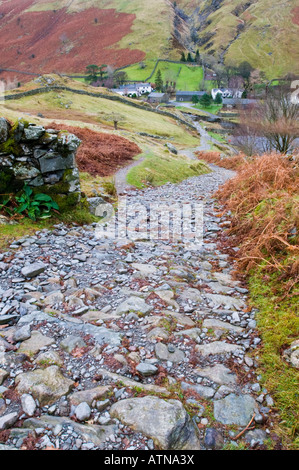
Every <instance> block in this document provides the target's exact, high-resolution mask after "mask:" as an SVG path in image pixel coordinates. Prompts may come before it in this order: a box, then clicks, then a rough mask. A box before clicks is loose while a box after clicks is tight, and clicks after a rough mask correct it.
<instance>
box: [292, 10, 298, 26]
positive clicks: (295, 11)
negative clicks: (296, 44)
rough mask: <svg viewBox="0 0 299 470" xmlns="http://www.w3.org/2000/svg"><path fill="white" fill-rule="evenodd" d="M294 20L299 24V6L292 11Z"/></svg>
mask: <svg viewBox="0 0 299 470" xmlns="http://www.w3.org/2000/svg"><path fill="white" fill-rule="evenodd" d="M291 13H292V15H293V16H292V22H293V23H294V24H298V25H299V7H295V8H294V9H293V10H292V11H291Z"/></svg>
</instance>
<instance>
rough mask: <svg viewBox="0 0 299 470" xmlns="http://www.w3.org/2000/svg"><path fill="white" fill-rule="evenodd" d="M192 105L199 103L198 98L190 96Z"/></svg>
mask: <svg viewBox="0 0 299 470" xmlns="http://www.w3.org/2000/svg"><path fill="white" fill-rule="evenodd" d="M192 103H194V104H197V103H199V98H198V96H197V95H193V96H192Z"/></svg>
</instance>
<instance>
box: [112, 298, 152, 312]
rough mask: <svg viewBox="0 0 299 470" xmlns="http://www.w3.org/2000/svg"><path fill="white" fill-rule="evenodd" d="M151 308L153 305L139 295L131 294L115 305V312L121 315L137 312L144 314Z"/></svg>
mask: <svg viewBox="0 0 299 470" xmlns="http://www.w3.org/2000/svg"><path fill="white" fill-rule="evenodd" d="M152 309H153V307H152V306H151V305H148V304H147V303H146V302H145V301H144V300H143V299H141V298H140V297H135V296H131V297H129V298H128V299H127V300H125V301H124V302H122V303H121V304H120V305H119V306H118V307H117V309H116V314H117V315H122V314H123V313H129V312H139V313H141V314H142V315H146V314H147V313H149V312H151V310H152Z"/></svg>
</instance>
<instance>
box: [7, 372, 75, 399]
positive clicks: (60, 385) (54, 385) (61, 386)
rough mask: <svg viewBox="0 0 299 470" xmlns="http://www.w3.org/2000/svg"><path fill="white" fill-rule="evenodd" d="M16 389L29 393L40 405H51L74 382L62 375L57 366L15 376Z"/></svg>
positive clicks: (69, 388) (69, 389)
mask: <svg viewBox="0 0 299 470" xmlns="http://www.w3.org/2000/svg"><path fill="white" fill-rule="evenodd" d="M15 381H16V384H17V391H18V392H19V393H20V394H24V393H30V394H31V395H32V396H33V398H35V399H37V400H38V401H39V404H40V406H45V405H52V404H53V403H55V402H56V401H57V400H58V399H59V398H60V397H62V396H64V395H67V394H68V393H69V392H70V391H71V389H72V387H73V385H74V382H73V381H72V380H70V379H68V378H66V377H64V376H63V375H62V373H61V371H60V369H59V367H58V366H50V367H47V368H46V369H36V370H34V371H31V372H25V373H23V374H19V375H18V376H17V377H16V380H15Z"/></svg>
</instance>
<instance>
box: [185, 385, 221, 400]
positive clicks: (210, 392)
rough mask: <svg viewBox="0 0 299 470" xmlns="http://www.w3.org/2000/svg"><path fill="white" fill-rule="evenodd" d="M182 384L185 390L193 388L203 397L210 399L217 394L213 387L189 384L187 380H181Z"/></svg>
mask: <svg viewBox="0 0 299 470" xmlns="http://www.w3.org/2000/svg"><path fill="white" fill-rule="evenodd" d="M181 386H182V389H183V390H193V391H194V392H196V393H197V394H198V395H199V396H201V397H202V398H206V399H209V398H213V396H214V395H215V390H214V389H213V388H212V387H207V386H204V385H200V384H196V385H195V384H189V383H186V382H181Z"/></svg>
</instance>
